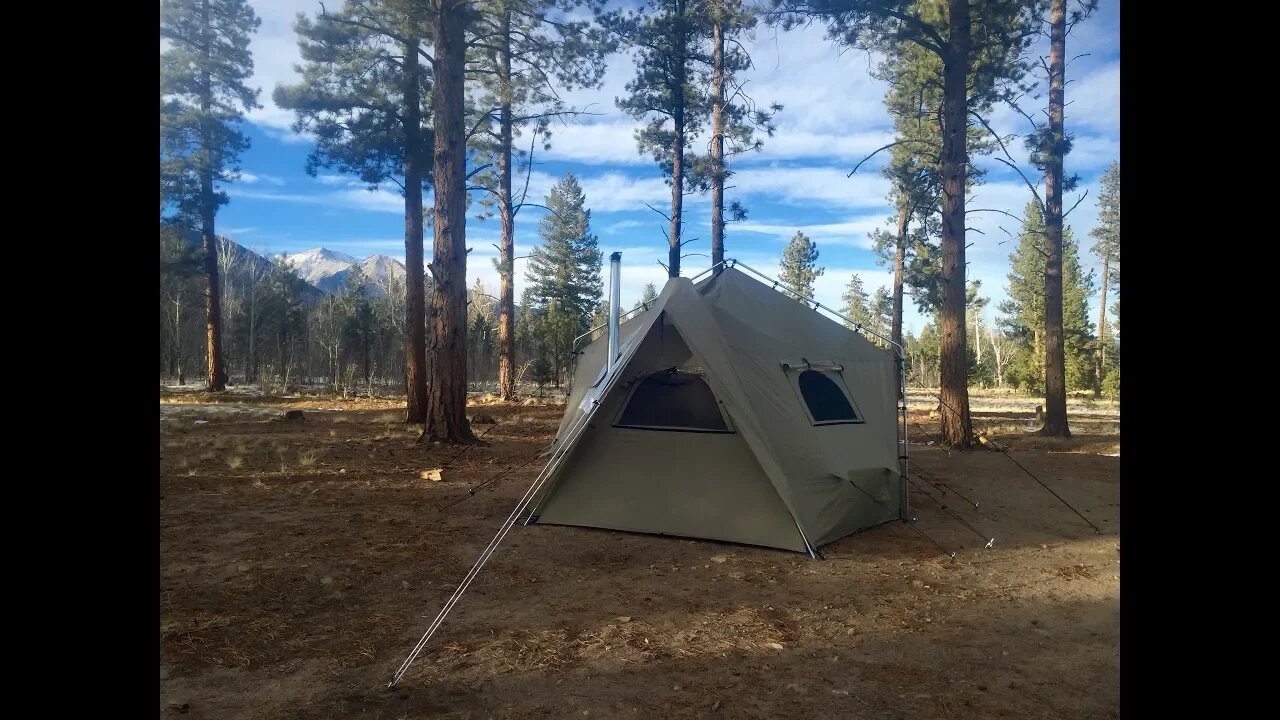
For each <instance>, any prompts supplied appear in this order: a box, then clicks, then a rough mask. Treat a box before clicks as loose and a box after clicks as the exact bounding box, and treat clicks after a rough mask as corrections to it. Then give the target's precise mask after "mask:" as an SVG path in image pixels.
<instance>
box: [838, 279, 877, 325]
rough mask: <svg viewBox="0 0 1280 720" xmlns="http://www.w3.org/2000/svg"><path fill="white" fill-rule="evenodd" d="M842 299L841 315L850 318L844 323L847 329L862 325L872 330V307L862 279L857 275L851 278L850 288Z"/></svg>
mask: <svg viewBox="0 0 1280 720" xmlns="http://www.w3.org/2000/svg"><path fill="white" fill-rule="evenodd" d="M840 299H841V300H843V301H844V305H843V306H842V308H841V314H843V315H844V316H845V317H846V318H848V320H845V321H844V324H845V325H846V326H847V327H854V326H856V325H861V326H863V327H865V328H867V329H872V324H871V305H870V303H869V302H868V300H867V291H866V290H864V289H863V288H862V278H860V277H858V274H857V273H854V274H853V276H852V277H850V278H849V287H847V288H845V290H844V293H843V294H842V295H841V296H840Z"/></svg>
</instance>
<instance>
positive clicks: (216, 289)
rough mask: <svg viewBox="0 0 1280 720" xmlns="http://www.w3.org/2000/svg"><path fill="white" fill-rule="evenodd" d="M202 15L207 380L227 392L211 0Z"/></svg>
mask: <svg viewBox="0 0 1280 720" xmlns="http://www.w3.org/2000/svg"><path fill="white" fill-rule="evenodd" d="M200 15H201V22H202V26H201V29H200V33H201V35H202V36H203V37H202V40H203V42H204V68H205V70H204V74H203V77H202V78H201V80H202V82H201V88H200V131H201V132H200V134H201V138H200V140H201V142H202V144H203V146H204V147H203V150H204V159H203V160H202V161H201V163H202V164H201V167H200V221H201V237H202V240H203V242H204V275H205V282H204V303H205V313H206V317H205V321H206V322H205V337H206V340H207V342H208V351H207V357H208V372H207V373H206V376H205V380H206V382H207V385H208V388H209V390H211V391H214V392H221V391H223V390H226V389H227V371H226V368H225V367H224V366H223V363H222V283H221V278H220V277H219V275H218V236H217V234H216V233H215V231H214V225H213V219H214V215H215V213H216V212H217V208H216V207H215V205H214V202H215V197H214V192H213V162H212V159H211V156H212V154H213V151H212V145H213V132H212V128H210V127H209V113H210V112H211V111H212V105H213V79H212V78H211V77H210V76H209V72H210V71H209V67H210V66H211V65H212V63H213V61H212V59H211V55H212V41H211V39H210V38H209V35H210V24H209V23H210V20H209V0H204V1H203V2H202V3H201V6H200Z"/></svg>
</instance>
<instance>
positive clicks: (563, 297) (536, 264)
mask: <svg viewBox="0 0 1280 720" xmlns="http://www.w3.org/2000/svg"><path fill="white" fill-rule="evenodd" d="M546 203H547V208H548V210H549V212H548V213H547V214H546V215H544V216H543V218H542V221H541V223H540V224H539V227H538V236H539V237H540V238H541V239H542V244H541V245H539V246H538V247H535V248H534V249H533V252H532V253H530V256H529V264H528V267H527V268H526V269H525V281H526V282H527V283H528V286H527V295H528V297H527V301H528V302H530V303H532V308H533V309H534V310H535V311H536V312H538V313H539V315H540V316H541V320H540V322H541V324H542V328H543V337H544V338H545V339H546V341H547V343H548V357H549V359H550V360H551V362H552V370H553V373H554V375H555V383H556V386H557V387H559V382H560V374H561V371H562V370H564V369H566V368H567V367H568V364H569V362H568V361H569V359H570V353H571V352H572V349H573V348H572V345H573V338H574V337H575V336H577V335H579V334H581V333H583V332H585V331H587V330H589V329H590V327H591V326H590V325H589V324H588V323H589V322H590V318H591V317H592V314H593V313H594V311H595V310H596V307H597V306H598V305H599V304H600V299H601V296H602V295H603V283H602V282H601V280H600V269H601V266H602V265H603V255H602V253H601V252H600V248H599V243H598V241H597V238H596V236H595V235H593V234H592V233H591V211H590V210H587V209H586V207H585V206H586V197H585V196H584V195H583V192H582V186H581V185H579V184H578V180H577V178H575V177H574V175H573V173H567V174H566V175H565V177H564V178H562V179H561V180H560V181H559V182H557V183H556V184H555V185H554V186H553V187H552V188H551V192H550V193H549V194H548V195H547V200H546Z"/></svg>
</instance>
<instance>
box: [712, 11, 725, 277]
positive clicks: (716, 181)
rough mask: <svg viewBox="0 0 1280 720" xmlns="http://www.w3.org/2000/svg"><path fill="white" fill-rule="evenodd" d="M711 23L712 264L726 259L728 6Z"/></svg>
mask: <svg viewBox="0 0 1280 720" xmlns="http://www.w3.org/2000/svg"><path fill="white" fill-rule="evenodd" d="M719 10H720V13H719V14H718V15H717V17H716V18H715V19H714V20H713V21H712V23H711V45H712V50H711V266H712V267H714V268H716V269H715V270H714V272H715V274H717V275H718V274H720V270H721V268H720V267H718V266H719V264H720V263H721V262H724V180H725V175H726V173H725V168H724V17H723V11H724V8H723V7H720V8H719Z"/></svg>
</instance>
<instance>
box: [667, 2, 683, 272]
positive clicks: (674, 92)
mask: <svg viewBox="0 0 1280 720" xmlns="http://www.w3.org/2000/svg"><path fill="white" fill-rule="evenodd" d="M684 5H685V4H684V3H683V2H677V3H676V10H675V12H676V15H677V16H680V17H681V19H683V16H684ZM674 49H675V53H674V54H675V57H674V58H672V63H673V64H674V65H675V68H674V70H675V77H674V78H673V82H672V84H671V86H670V87H669V88H668V89H669V90H670V91H671V96H672V100H673V102H674V106H673V108H672V113H671V125H672V135H671V161H672V162H671V232H670V235H669V236H668V237H667V275H668V276H669V277H680V218H681V215H682V214H683V213H684V130H685V128H684V104H685V103H684V83H685V75H686V73H687V64H688V61H687V60H686V58H685V38H684V35H683V34H681V35H680V36H679V38H678V39H677V41H676V47H675V48H674Z"/></svg>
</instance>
